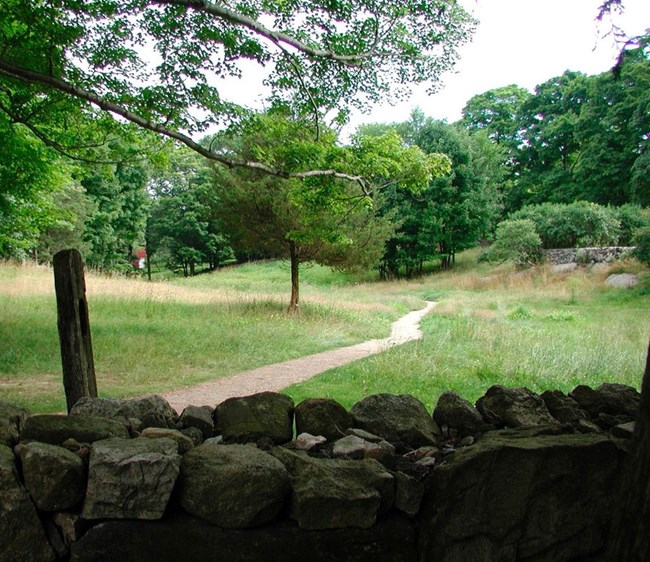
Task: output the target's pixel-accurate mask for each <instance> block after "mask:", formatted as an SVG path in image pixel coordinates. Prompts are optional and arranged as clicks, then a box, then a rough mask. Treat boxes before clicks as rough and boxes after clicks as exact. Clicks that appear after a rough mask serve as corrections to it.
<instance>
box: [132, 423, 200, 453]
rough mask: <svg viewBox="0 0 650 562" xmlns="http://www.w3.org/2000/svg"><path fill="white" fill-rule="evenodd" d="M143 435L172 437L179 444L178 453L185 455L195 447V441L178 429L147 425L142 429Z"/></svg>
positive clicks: (151, 437)
mask: <svg viewBox="0 0 650 562" xmlns="http://www.w3.org/2000/svg"><path fill="white" fill-rule="evenodd" d="M142 437H148V438H149V439H160V438H162V437H164V438H166V439H171V440H172V441H174V442H175V443H176V444H177V445H178V453H179V454H181V455H184V454H185V453H187V451H189V450H190V449H192V448H193V447H194V442H193V441H192V440H191V439H190V438H189V437H188V436H187V435H184V434H183V433H181V432H180V431H178V430H177V429H167V428H164V427H146V428H145V429H143V430H142Z"/></svg>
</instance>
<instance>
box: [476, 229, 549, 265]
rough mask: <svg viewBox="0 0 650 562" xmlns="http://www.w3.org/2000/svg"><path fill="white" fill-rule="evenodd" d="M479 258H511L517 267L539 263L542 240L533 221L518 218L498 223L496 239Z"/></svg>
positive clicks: (499, 259) (486, 259)
mask: <svg viewBox="0 0 650 562" xmlns="http://www.w3.org/2000/svg"><path fill="white" fill-rule="evenodd" d="M481 259H482V260H484V261H496V262H503V261H506V260H512V261H513V262H514V263H515V265H516V266H517V267H518V268H524V267H530V266H532V265H535V264H538V263H540V262H541V261H542V260H543V254H542V240H541V239H540V237H539V234H537V231H536V230H535V224H534V223H533V221H531V220H529V219H519V220H507V221H503V222H502V223H499V226H497V233H496V240H495V242H494V244H493V245H492V247H491V248H490V249H489V250H488V251H487V252H486V253H484V254H483V256H481Z"/></svg>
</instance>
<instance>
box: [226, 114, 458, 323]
mask: <svg viewBox="0 0 650 562" xmlns="http://www.w3.org/2000/svg"><path fill="white" fill-rule="evenodd" d="M310 133H311V131H310V129H309V128H307V127H305V126H304V124H303V123H301V122H300V121H294V120H291V119H287V116H286V115H285V114H284V113H283V112H280V113H279V114H278V113H277V112H270V113H267V114H263V115H257V116H254V117H252V118H251V119H250V120H249V121H248V122H247V123H246V124H245V125H244V126H243V127H240V128H238V129H237V130H235V131H233V132H231V133H230V134H229V135H222V136H221V137H220V138H219V141H220V143H221V148H222V149H223V150H231V149H233V150H238V151H239V152H240V153H242V154H244V155H246V156H247V157H248V158H250V159H255V160H257V161H261V162H267V163H269V165H271V166H274V167H281V168H283V169H287V170H291V169H292V168H300V167H306V166H312V167H322V168H324V167H330V168H333V169H339V170H351V169H354V170H357V172H358V173H359V174H360V175H361V176H363V177H364V178H367V181H368V182H369V184H368V185H369V186H372V189H366V190H365V191H364V192H362V193H359V192H358V190H355V189H354V186H352V185H351V184H350V183H349V182H344V181H341V180H339V179H337V178H334V177H327V176H321V175H315V176H312V177H307V178H305V179H304V180H303V181H296V180H291V179H279V178H276V177H273V176H269V175H267V174H263V173H261V172H257V171H250V170H241V169H239V170H232V171H230V172H224V171H223V170H219V169H217V170H216V171H217V176H216V181H215V188H216V189H217V191H218V197H219V201H220V215H219V219H220V221H221V222H222V223H223V225H224V230H225V232H227V233H228V235H229V236H230V237H231V239H232V241H233V245H234V246H235V247H237V248H244V249H255V250H258V251H259V250H260V249H261V250H264V251H265V252H266V253H267V254H268V255H270V256H272V257H282V258H288V259H289V261H290V264H291V299H290V304H289V311H290V312H295V311H296V310H297V308H298V304H299V266H300V264H301V263H303V262H305V261H311V260H313V261H317V262H319V263H323V264H326V265H334V266H345V265H346V264H350V263H357V264H364V263H366V264H367V263H369V262H372V261H373V260H378V259H379V257H380V255H381V247H382V244H383V236H384V235H385V234H384V233H386V232H387V231H388V230H389V229H388V227H387V225H386V224H385V223H384V221H382V220H381V219H380V218H377V217H375V216H374V211H373V209H372V202H373V197H374V193H375V190H381V189H382V188H386V185H387V184H395V185H400V186H401V187H402V188H405V189H413V190H417V189H421V188H422V187H423V186H425V185H427V184H428V182H429V181H430V179H431V178H432V176H433V175H434V174H437V173H439V171H440V169H441V168H444V166H445V164H446V162H447V161H446V159H445V158H444V157H441V156H439V155H434V156H426V155H425V154H423V153H422V151H420V150H419V149H417V148H414V147H407V146H405V145H404V144H403V143H402V141H401V139H400V138H399V136H398V135H396V134H394V133H393V134H387V135H384V136H380V137H366V136H364V135H357V136H355V138H354V139H353V142H352V145H351V146H339V145H338V144H337V139H336V135H335V134H334V132H333V131H331V130H327V129H322V131H321V134H320V137H319V140H318V142H314V141H313V139H312V137H311V134H310Z"/></svg>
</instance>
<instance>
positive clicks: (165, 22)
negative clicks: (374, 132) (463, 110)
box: [0, 0, 474, 181]
mask: <svg viewBox="0 0 650 562" xmlns="http://www.w3.org/2000/svg"><path fill="white" fill-rule="evenodd" d="M473 26H474V21H473V20H472V19H471V18H470V17H469V15H468V14H467V13H466V12H465V11H464V10H463V9H462V8H461V7H460V6H459V5H458V4H457V3H455V2H453V3H450V2H446V1H437V0H436V1H432V2H415V1H411V0H409V1H407V2H404V1H403V0H388V1H387V2H382V3H380V4H378V3H377V2H375V0H361V1H360V0H354V1H353V0H342V1H340V2H330V3H326V4H323V3H320V2H316V3H305V2H297V1H296V0H288V1H286V2H281V3H277V2H271V3H269V2H262V1H260V0H249V1H246V2H244V3H241V4H239V5H238V6H237V8H236V9H233V8H230V7H227V6H225V5H223V4H222V3H213V2H210V1H207V0H88V1H86V2H78V1H77V0H56V1H55V0H43V1H42V2H39V3H37V4H36V3H32V2H23V1H20V0H5V2H4V5H3V10H2V13H1V15H0V29H2V32H3V43H2V48H1V49H0V75H1V78H0V80H1V83H0V85H2V87H7V88H13V89H16V88H20V89H21V91H22V92H23V94H24V95H25V96H26V97H27V98H28V99H30V100H36V99H39V100H43V101H44V102H45V103H55V102H58V101H60V100H61V98H63V100H64V101H65V102H66V103H70V102H71V100H72V101H74V102H77V104H78V105H77V106H78V107H82V108H84V110H85V111H90V110H89V109H88V108H89V107H92V108H96V109H99V110H101V111H105V112H108V113H110V114H112V115H114V116H116V117H118V118H121V119H123V120H126V121H129V122H131V123H134V124H136V125H138V126H139V127H142V128H144V129H148V130H150V131H153V132H155V133H157V134H161V135H165V136H168V137H170V138H173V139H175V140H177V141H179V142H181V143H183V144H185V145H187V146H188V147H189V148H191V149H192V150H194V151H196V152H198V153H200V154H202V155H204V156H206V157H208V158H211V159H213V160H216V161H219V162H222V163H224V164H226V165H228V166H239V167H245V168H250V169H257V170H260V171H263V172H265V173H268V174H272V175H276V176H278V177H281V178H287V177H292V178H297V179H301V178H305V177H309V176H307V175H306V173H307V172H309V175H310V176H313V174H314V170H304V169H299V170H296V169H293V170H292V171H291V172H287V171H286V170H283V169H279V168H274V167H273V166H269V165H268V164H264V163H261V162H256V161H251V160H247V159H245V158H240V157H238V156H237V155H234V154H225V153H223V152H220V151H218V150H210V149H209V148H206V147H205V146H203V145H201V144H199V143H198V142H196V141H194V140H192V138H191V136H190V135H191V134H194V133H197V132H201V131H205V130H206V128H207V127H209V126H212V125H215V124H216V125H223V124H224V123H232V122H235V121H237V119H238V118H240V117H241V115H242V113H245V112H244V111H243V108H241V107H240V106H238V105H237V104H236V103H232V102H229V101H228V100H226V99H225V98H224V97H222V96H221V95H220V92H219V90H218V88H217V87H215V86H214V85H213V84H214V83H218V82H219V81H220V80H222V79H224V78H227V77H238V76H240V75H241V73H242V67H241V62H242V61H244V60H246V61H252V62H255V63H257V64H259V65H260V66H261V67H265V68H270V73H269V75H268V76H267V78H266V83H267V84H269V85H270V86H271V92H272V94H271V101H272V102H273V103H274V104H283V105H285V106H290V107H291V108H292V109H293V111H294V113H296V114H299V115H300V114H302V115H304V114H306V113H308V114H309V115H310V116H311V118H312V124H313V125H314V129H315V130H316V131H318V130H319V129H320V125H321V123H322V120H323V118H324V117H325V115H327V114H329V116H330V117H332V116H333V117H334V118H335V119H338V120H339V121H340V120H342V119H344V118H345V115H346V111H347V110H348V109H349V108H350V107H352V106H355V105H356V106H365V105H367V104H368V103H369V102H373V101H376V100H378V99H380V98H382V97H385V96H387V95H397V96H399V95H401V94H404V93H405V92H406V91H407V90H408V89H409V87H410V86H411V85H412V84H415V83H420V82H425V81H430V82H434V83H435V81H436V80H437V79H438V78H439V77H440V76H441V74H442V73H443V72H445V71H447V70H448V69H449V68H450V67H451V66H452V65H453V63H454V61H455V59H456V57H457V55H456V49H457V47H458V46H459V45H460V44H462V43H463V42H464V41H466V40H467V38H468V36H469V34H470V33H471V31H472V30H473ZM148 60H153V61H155V62H154V63H153V64H148V63H147V61H148ZM332 114H334V115H332ZM25 120H26V121H29V119H28V118H26V119H25ZM181 131H188V132H189V134H187V133H184V132H181ZM43 136H44V137H45V136H46V135H43ZM50 140H52V139H50ZM53 142H57V141H55V140H53ZM319 173H320V175H326V176H330V177H337V176H338V174H339V172H338V171H337V170H334V169H323V170H320V171H319ZM346 178H347V179H351V180H359V181H361V178H359V177H358V176H357V175H356V174H347V175H346Z"/></svg>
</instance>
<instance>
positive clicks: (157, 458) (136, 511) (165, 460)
mask: <svg viewBox="0 0 650 562" xmlns="http://www.w3.org/2000/svg"><path fill="white" fill-rule="evenodd" d="M177 451H178V445H177V444H176V442H175V441H173V440H171V439H168V438H161V439H149V438H147V437H138V438H136V439H106V440H103V441H97V442H95V443H94V444H93V447H92V450H91V453H90V464H89V467H88V488H87V491H86V499H85V501H84V505H83V516H84V518H85V519H105V518H113V519H159V518H160V517H162V515H163V513H164V511H165V508H166V507H167V503H168V501H169V498H170V496H171V493H172V489H173V488H174V484H175V483H176V479H177V477H178V473H179V471H180V456H179V455H178V453H177Z"/></svg>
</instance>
